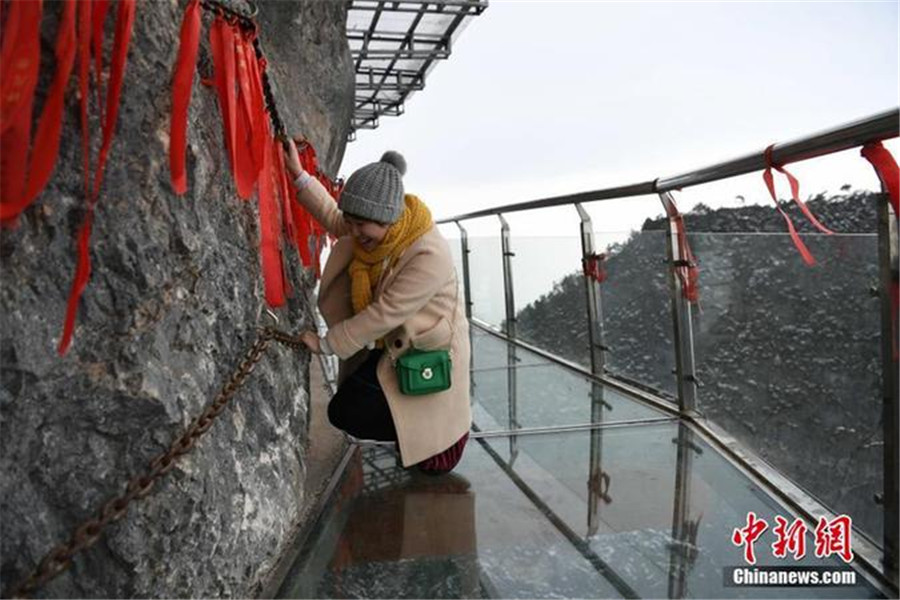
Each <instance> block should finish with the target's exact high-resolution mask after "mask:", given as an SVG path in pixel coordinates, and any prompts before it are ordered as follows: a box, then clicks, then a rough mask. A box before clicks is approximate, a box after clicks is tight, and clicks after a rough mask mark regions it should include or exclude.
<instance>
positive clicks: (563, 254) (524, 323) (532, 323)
mask: <svg viewBox="0 0 900 600" xmlns="http://www.w3.org/2000/svg"><path fill="white" fill-rule="evenodd" d="M572 211H573V212H574V209H572ZM574 227H575V231H576V232H577V231H578V230H577V225H576V226H574ZM515 253H516V255H515V257H514V259H513V266H514V269H515V273H516V278H515V279H514V284H515V285H514V288H515V298H516V313H517V314H516V318H517V322H516V332H517V336H518V338H519V339H520V340H522V341H524V342H527V343H529V344H532V345H534V346H537V347H538V348H541V349H542V350H547V351H549V352H552V353H553V354H556V355H558V356H561V357H562V358H565V359H567V360H571V361H574V362H578V363H579V364H581V365H582V366H585V367H587V368H590V366H591V361H590V356H589V341H588V320H587V304H586V300H585V294H584V284H583V282H582V281H581V279H582V274H581V273H582V270H581V239H580V238H579V237H578V236H576V235H567V236H562V235H560V236H539V237H538V236H528V237H516V238H515ZM586 358H587V360H585V359H586Z"/></svg>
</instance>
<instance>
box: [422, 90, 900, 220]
mask: <svg viewBox="0 0 900 600" xmlns="http://www.w3.org/2000/svg"><path fill="white" fill-rule="evenodd" d="M898 135H900V108H892V109H889V110H886V111H883V112H880V113H877V114H874V115H872V116H870V117H867V118H865V119H860V120H858V121H853V122H850V123H846V124H844V125H839V126H837V127H833V128H831V129H826V130H825V131H820V132H819V133H815V134H812V135H808V136H804V137H802V138H798V139H796V140H793V141H789V142H782V143H780V144H775V145H774V146H773V147H772V162H773V163H774V164H779V165H785V164H788V163H792V162H798V161H801V160H807V159H810V158H814V157H816V156H822V155H824V154H831V153H834V152H840V151H842V150H848V149H850V148H854V147H856V146H861V145H863V144H867V143H869V142H876V141H881V140H886V139H890V138H894V137H897V136H898ZM764 168H766V159H765V150H759V151H756V152H753V153H751V154H748V155H746V156H742V157H740V158H734V159H731V160H727V161H724V162H721V163H717V164H715V165H712V166H709V167H705V168H702V169H696V170H694V171H689V172H687V173H683V174H681V175H675V176H673V177H662V178H658V179H653V180H650V181H644V182H642V183H635V184H631V185H624V186H619V187H613V188H604V189H600V190H593V191H587V192H580V193H577V194H567V195H565V196H555V197H552V198H544V199H541V200H530V201H528V202H518V203H515V204H507V205H505V206H496V207H493V208H486V209H483V210H478V211H475V212H470V213H466V214H462V215H457V216H455V217H448V218H446V219H441V220H439V221H437V223H438V224H444V223H453V222H454V221H464V220H467V219H476V218H479V217H489V216H493V215H498V214H506V213H511V212H518V211H522V210H533V209H536V208H548V207H551V206H563V205H567V204H575V203H579V202H596V201H598V200H613V199H617V198H629V197H632V196H644V195H647V194H658V193H660V192H667V191H672V190H676V189H682V188H686V187H690V186H694V185H699V184H701V183H710V182H712V181H718V180H720V179H727V178H729V177H736V176H738V175H744V174H746V173H752V172H754V171H759V170H761V169H764Z"/></svg>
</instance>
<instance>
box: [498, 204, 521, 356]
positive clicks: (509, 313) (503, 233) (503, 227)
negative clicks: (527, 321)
mask: <svg viewBox="0 0 900 600" xmlns="http://www.w3.org/2000/svg"><path fill="white" fill-rule="evenodd" d="M497 218H498V219H500V246H501V249H502V251H503V299H504V301H505V302H506V331H505V332H504V333H506V335H507V336H509V337H510V338H512V339H516V301H515V298H514V297H513V274H512V257H513V256H515V254H514V253H513V252H512V250H511V249H510V244H509V223H507V222H506V219H504V218H503V215H497Z"/></svg>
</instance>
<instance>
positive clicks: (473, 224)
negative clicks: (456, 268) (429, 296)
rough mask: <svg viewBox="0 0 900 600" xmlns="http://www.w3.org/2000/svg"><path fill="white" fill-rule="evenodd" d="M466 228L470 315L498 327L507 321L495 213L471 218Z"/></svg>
mask: <svg viewBox="0 0 900 600" xmlns="http://www.w3.org/2000/svg"><path fill="white" fill-rule="evenodd" d="M464 226H465V227H466V228H467V229H468V230H469V282H470V285H471V286H472V316H473V317H475V318H476V319H479V320H481V321H484V322H485V323H488V324H489V325H491V326H493V327H495V328H497V329H501V328H502V326H503V324H504V322H505V321H506V301H505V296H504V293H503V289H504V288H503V253H502V250H501V247H500V221H499V220H498V219H497V218H496V217H490V218H488V219H473V220H472V221H466V222H465V223H464Z"/></svg>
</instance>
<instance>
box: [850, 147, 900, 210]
mask: <svg viewBox="0 0 900 600" xmlns="http://www.w3.org/2000/svg"><path fill="white" fill-rule="evenodd" d="M860 154H861V155H862V157H863V158H865V159H866V160H867V161H869V162H870V163H871V164H872V166H873V167H874V168H875V172H876V173H877V174H878V179H880V180H881V186H882V187H883V188H884V190H885V192H887V195H888V199H889V200H890V201H891V206H893V207H894V217H895V218H898V219H900V169H898V168H897V161H895V160H894V157H893V156H892V155H891V153H890V151H889V150H888V149H887V148H885V147H884V146H882V145H881V142H872V143H869V144H866V145H865V146H863V148H862V151H861V152H860Z"/></svg>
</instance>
